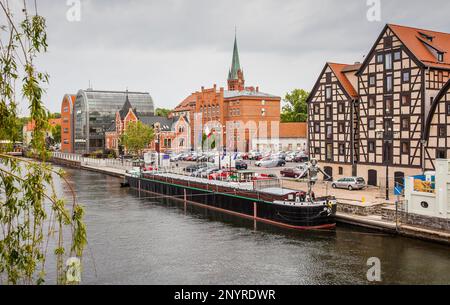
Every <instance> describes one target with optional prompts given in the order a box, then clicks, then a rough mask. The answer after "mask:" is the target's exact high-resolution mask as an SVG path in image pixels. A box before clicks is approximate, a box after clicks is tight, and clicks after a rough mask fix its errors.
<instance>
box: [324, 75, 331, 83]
mask: <svg viewBox="0 0 450 305" xmlns="http://www.w3.org/2000/svg"><path fill="white" fill-rule="evenodd" d="M325 81H326V82H327V83H331V73H330V72H329V73H327V74H326V75H325Z"/></svg>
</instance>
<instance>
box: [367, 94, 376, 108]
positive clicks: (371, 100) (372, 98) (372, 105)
mask: <svg viewBox="0 0 450 305" xmlns="http://www.w3.org/2000/svg"><path fill="white" fill-rule="evenodd" d="M376 107H377V101H376V98H375V96H373V95H371V96H369V108H376Z"/></svg>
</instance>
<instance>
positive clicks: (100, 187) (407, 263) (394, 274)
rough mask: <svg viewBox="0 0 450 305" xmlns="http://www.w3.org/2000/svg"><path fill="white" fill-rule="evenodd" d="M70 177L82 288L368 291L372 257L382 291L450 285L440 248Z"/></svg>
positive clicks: (109, 180) (100, 178) (449, 253)
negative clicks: (80, 219)
mask: <svg viewBox="0 0 450 305" xmlns="http://www.w3.org/2000/svg"><path fill="white" fill-rule="evenodd" d="M65 170H66V172H67V178H68V180H69V181H70V183H71V184H72V185H73V187H74V188H75V191H76V193H77V196H78V201H79V202H80V203H82V204H83V206H85V208H86V218H85V221H86V224H87V228H88V239H89V248H88V249H87V250H86V252H85V255H84V259H83V260H84V262H83V263H84V270H83V279H82V280H83V282H82V283H83V284H163V285H166V284H180V285H187V284H195V285H209V284H231V285H234V284H239V285H241V284H250V285H253V284H255V285H256V284H258V285H260V284H274V285H279V284H286V285H291V284H293V285H297V284H369V282H368V280H367V276H366V273H367V271H368V269H369V267H368V266H367V260H368V259H369V258H371V257H376V258H379V259H380V262H381V278H382V281H381V284H450V248H449V247H447V246H444V245H439V244H434V243H428V242H423V241H419V240H414V239H409V238H403V237H398V236H392V235H388V234H383V233H380V232H376V231H368V230H363V229H360V228H355V227H350V226H343V225H339V226H338V228H337V229H336V230H335V231H325V232H294V231H289V230H284V229H278V228H273V227H270V226H265V225H258V227H257V229H256V230H255V229H254V227H253V223H252V222H251V221H247V220H241V219H238V218H235V217H231V216H228V215H227V216H224V215H222V214H217V213H212V212H211V211H206V210H204V209H199V208H192V207H190V208H189V209H188V210H187V211H185V210H184V207H183V204H179V203H177V202H174V201H172V200H160V199H159V200H157V199H155V198H154V197H151V198H139V196H138V194H135V193H134V192H133V191H132V190H130V189H121V188H120V187H119V183H120V182H121V180H120V179H117V178H113V177H109V176H106V175H102V174H98V173H92V172H88V171H81V170H72V169H65ZM56 185H57V186H58V188H59V190H60V192H61V193H62V194H64V195H65V196H69V192H68V191H67V190H66V188H65V187H64V185H63V184H62V183H61V181H59V180H57V181H56ZM146 196H149V195H146ZM49 269H52V268H49Z"/></svg>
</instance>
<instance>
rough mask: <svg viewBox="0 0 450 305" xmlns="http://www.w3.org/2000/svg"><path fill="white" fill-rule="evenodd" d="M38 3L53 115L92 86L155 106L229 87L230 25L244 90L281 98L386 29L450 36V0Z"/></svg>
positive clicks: (360, 51) (355, 55)
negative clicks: (68, 97)
mask: <svg viewBox="0 0 450 305" xmlns="http://www.w3.org/2000/svg"><path fill="white" fill-rule="evenodd" d="M13 1H18V0H13ZM378 1H379V3H380V10H377V7H378V6H377V4H376V3H377V2H378ZM27 2H28V3H29V6H30V7H33V6H34V1H31V0H27ZM374 3H375V4H374ZM37 4H38V13H39V14H40V15H43V16H44V17H45V18H46V19H47V26H48V43H49V49H48V52H47V53H46V54H43V55H41V56H40V57H39V59H38V61H37V66H38V68H39V69H41V70H44V71H46V72H48V73H49V74H50V84H49V86H48V87H47V88H46V95H45V97H44V102H45V105H46V106H47V108H48V109H49V110H50V111H52V112H60V107H61V106H60V105H61V101H62V98H63V96H64V94H66V93H71V94H75V93H76V92H77V91H78V90H80V89H87V88H88V87H89V83H91V84H92V87H93V88H94V89H97V90H126V89H127V88H128V89H129V90H130V91H143V92H149V93H150V95H151V96H152V97H153V100H154V103H155V106H156V107H161V108H173V107H175V106H176V105H178V104H179V103H180V102H181V101H182V100H183V99H184V98H186V97H187V96H188V95H190V94H191V93H192V92H195V91H199V90H201V87H202V86H204V87H206V88H207V87H212V86H213V85H214V84H217V85H218V86H219V87H220V86H223V87H226V78H227V76H228V70H229V68H230V65H231V59H232V51H233V42H234V35H235V29H237V39H238V46H239V53H240V61H241V66H242V68H243V70H244V73H245V78H246V85H248V86H259V87H260V90H261V91H263V92H266V93H271V94H275V95H278V96H281V97H283V96H285V94H286V93H287V92H288V91H290V90H292V89H295V88H302V89H305V90H311V88H312V87H313V85H314V83H315V81H316V80H317V77H318V76H319V73H320V71H321V70H322V68H323V66H324V65H325V63H326V62H338V63H348V64H351V63H354V62H356V61H363V59H364V56H365V54H367V53H368V52H369V51H370V49H371V47H372V45H373V43H374V42H375V40H376V38H377V37H378V35H379V34H380V32H381V30H382V29H383V27H384V25H385V24H386V23H394V24H401V25H407V26H413V27H419V28H426V29H431V30H437V31H442V32H450V19H449V18H448V12H449V11H450V1H448V0H427V1H423V0H420V1H418V0H414V1H411V0H409V1H407V0H344V1H336V0H301V1H299V0H213V1H212V0H37ZM78 8H79V10H78ZM368 12H369V13H370V14H369V15H370V16H372V17H371V18H368V16H367V15H368ZM378 12H379V14H377V13H378ZM78 17H79V18H78ZM26 113H27V109H26V107H25V109H22V114H23V115H26Z"/></svg>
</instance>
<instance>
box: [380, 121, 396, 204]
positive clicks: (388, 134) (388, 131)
mask: <svg viewBox="0 0 450 305" xmlns="http://www.w3.org/2000/svg"><path fill="white" fill-rule="evenodd" d="M380 122H381V123H384V127H385V128H384V129H377V130H375V133H376V136H377V138H378V139H380V140H382V141H383V152H384V154H383V155H384V163H385V165H386V200H387V201H388V200H389V165H390V162H391V159H392V156H391V155H390V148H391V147H392V145H393V143H394V137H395V135H396V134H398V133H399V131H398V130H394V128H393V125H394V123H395V120H391V121H388V120H384V119H380Z"/></svg>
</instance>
